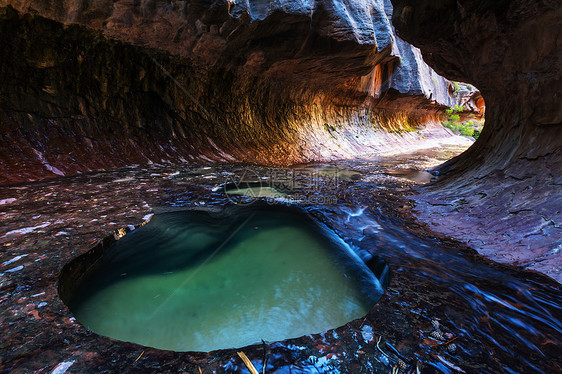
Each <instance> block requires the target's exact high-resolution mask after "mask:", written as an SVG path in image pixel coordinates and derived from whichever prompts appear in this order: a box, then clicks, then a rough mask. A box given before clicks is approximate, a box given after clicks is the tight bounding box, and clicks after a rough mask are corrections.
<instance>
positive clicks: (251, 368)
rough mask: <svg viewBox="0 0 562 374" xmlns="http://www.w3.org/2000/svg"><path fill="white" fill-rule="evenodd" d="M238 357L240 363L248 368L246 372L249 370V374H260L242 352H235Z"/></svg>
mask: <svg viewBox="0 0 562 374" xmlns="http://www.w3.org/2000/svg"><path fill="white" fill-rule="evenodd" d="M237 353H238V356H240V358H241V359H242V361H244V364H245V365H246V367H247V368H248V370H250V373H252V374H260V373H259V372H258V371H257V370H256V367H255V366H254V364H252V361H250V359H249V358H248V357H247V356H246V354H245V353H244V352H237Z"/></svg>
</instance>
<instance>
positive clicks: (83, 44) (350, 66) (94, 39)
mask: <svg viewBox="0 0 562 374" xmlns="http://www.w3.org/2000/svg"><path fill="white" fill-rule="evenodd" d="M0 6H7V7H6V8H3V9H2V10H1V11H0V26H1V28H2V35H3V38H2V40H1V41H0V48H1V50H2V51H3V57H2V59H1V60H0V80H1V81H2V86H1V88H0V90H1V91H0V137H1V141H2V144H3V146H2V147H1V148H0V183H13V182H19V181H25V180H32V179H38V178H44V177H51V176H57V175H66V174H70V173H75V172H78V171H86V170H91V169H100V168H109V167H115V166H119V165H126V164H131V163H150V162H163V161H185V160H190V159H194V158H198V159H203V160H206V159H207V160H219V161H220V160H222V161H242V162H254V163H263V164H276V165H288V164H293V163H299V162H306V161H312V160H326V159H332V158H343V157H352V156H354V155H357V154H361V153H376V152H383V151H384V152H388V151H397V150H401V149H407V148H408V147H413V146H416V144H418V143H419V142H420V140H422V139H424V138H432V137H438V138H439V137H448V136H449V135H450V134H449V133H447V132H446V131H445V130H443V129H441V128H440V126H439V125H438V121H437V119H438V115H439V113H440V112H441V111H442V109H443V108H444V107H446V106H451V105H453V104H454V103H455V101H454V98H453V96H452V90H451V87H450V83H449V82H448V81H447V80H445V79H444V78H442V77H440V76H439V75H437V74H436V73H435V72H434V71H433V70H432V69H431V68H429V67H428V66H427V65H426V64H425V63H424V62H423V61H422V59H421V55H420V53H419V50H417V49H416V48H414V47H412V46H410V45H408V44H407V43H405V42H402V41H400V40H399V39H397V38H396V37H395V35H394V34H393V29H392V26H391V25H390V21H389V18H388V16H389V14H390V13H391V10H392V8H391V6H390V3H389V2H388V1H386V2H385V3H382V2H381V1H379V0H371V1H367V0H365V1H353V2H352V1H342V0H332V1H319V2H318V1H316V2H312V1H303V2H298V3H297V2H291V1H287V2H261V1H250V2H241V1H214V2H211V1H162V0H150V1H130V0H119V1H106V0H95V1H88V2H83V1H62V0H51V1H44V0H41V1H33V0H32V1H28V0H25V1H23V0H22V1H18V0H0ZM12 7H13V8H12Z"/></svg>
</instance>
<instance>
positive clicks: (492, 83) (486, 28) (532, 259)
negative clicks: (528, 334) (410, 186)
mask: <svg viewBox="0 0 562 374" xmlns="http://www.w3.org/2000/svg"><path fill="white" fill-rule="evenodd" d="M393 4H394V6H395V8H394V15H393V23H394V24H395V26H396V27H397V29H398V32H399V34H400V35H401V36H402V37H403V38H405V39H406V40H408V41H409V42H411V43H413V44H414V45H416V46H418V47H420V48H421V50H422V51H423V56H424V59H425V60H426V61H427V62H428V63H429V65H430V66H432V67H434V68H435V69H436V71H437V72H438V73H440V74H443V75H444V76H447V77H449V78H451V79H455V80H460V81H463V82H469V83H472V84H474V85H476V86H477V87H478V89H479V90H480V91H481V92H482V95H483V97H484V98H485V100H486V126H485V127H484V130H483V132H482V134H481V136H480V137H479V139H478V140H477V141H476V143H475V144H474V145H473V146H472V147H471V148H470V149H469V150H468V151H467V152H465V153H463V154H462V155H460V156H459V157H457V158H455V159H453V160H451V161H450V162H448V163H446V164H444V165H443V166H441V167H440V168H439V172H440V173H441V174H448V175H449V176H450V177H449V178H447V179H445V180H444V182H443V183H444V184H441V185H440V186H438V187H439V190H438V191H434V192H433V193H426V194H425V195H423V196H422V197H420V198H419V201H420V203H422V205H421V206H419V209H420V211H422V215H421V216H422V219H424V220H428V219H429V216H430V215H431V214H435V213H436V212H441V213H442V215H443V218H442V219H441V220H439V219H436V218H434V219H432V220H431V221H433V222H434V223H435V224H434V225H433V226H434V228H438V230H439V231H442V232H446V233H447V234H449V235H453V234H454V235H455V236H457V237H462V238H464V239H465V240H471V242H470V244H471V245H473V246H475V247H476V248H477V249H479V251H480V252H481V253H484V254H486V255H488V256H490V257H492V258H493V259H496V260H498V261H505V262H510V263H516V264H519V265H521V266H525V267H528V268H531V269H535V270H540V271H543V272H546V273H548V274H550V275H551V276H552V277H554V278H556V279H558V280H559V281H560V279H561V276H562V274H560V265H561V260H560V255H559V253H558V252H559V250H560V248H562V226H561V223H562V182H561V175H562V173H561V171H562V151H561V149H562V126H561V121H562V106H561V105H560V95H561V88H562V60H561V59H560V50H561V46H562V44H561V43H562V38H561V32H562V31H561V29H560V23H561V22H562V8H561V6H560V2H557V1H529V0H518V1H486V2H482V1H472V0H465V1H440V2H435V1H409V0H393ZM431 221H430V222H431ZM475 232H478V233H479V234H478V235H476V236H475V235H474V233H475Z"/></svg>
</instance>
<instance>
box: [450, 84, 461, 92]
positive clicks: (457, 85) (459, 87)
mask: <svg viewBox="0 0 562 374" xmlns="http://www.w3.org/2000/svg"><path fill="white" fill-rule="evenodd" d="M452 83H453V86H454V87H455V89H454V90H453V93H457V92H459V90H460V89H461V86H460V84H459V82H452Z"/></svg>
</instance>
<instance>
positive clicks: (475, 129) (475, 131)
mask: <svg viewBox="0 0 562 374" xmlns="http://www.w3.org/2000/svg"><path fill="white" fill-rule="evenodd" d="M464 110H465V107H464V106H463V105H455V106H454V107H452V108H449V109H446V110H445V114H446V115H447V121H441V124H442V125H443V126H445V127H447V128H449V129H451V130H452V131H453V132H454V133H455V134H458V135H462V136H472V137H473V138H474V139H478V137H479V136H480V132H481V131H482V127H483V125H484V122H479V121H477V120H472V119H471V120H469V121H464V122H461V118H460V115H459V114H458V113H460V112H463V111H464ZM469 117H470V116H469ZM470 118H474V115H473V116H472V117H470Z"/></svg>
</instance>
